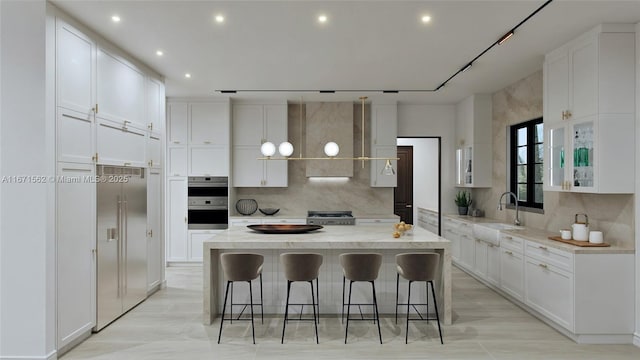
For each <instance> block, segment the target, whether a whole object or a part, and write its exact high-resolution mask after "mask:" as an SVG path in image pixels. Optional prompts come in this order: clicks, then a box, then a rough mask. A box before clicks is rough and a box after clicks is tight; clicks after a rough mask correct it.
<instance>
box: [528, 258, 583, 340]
mask: <svg viewBox="0 0 640 360" xmlns="http://www.w3.org/2000/svg"><path fill="white" fill-rule="evenodd" d="M525 279H526V281H525V282H526V290H525V303H526V304H527V305H529V306H531V307H532V308H534V309H535V310H537V311H539V312H540V313H542V314H544V315H546V316H547V317H549V318H550V319H552V320H553V321H554V322H556V323H558V324H560V325H562V326H563V327H565V328H567V329H569V330H572V331H573V274H571V273H569V272H567V271H564V270H560V269H558V268H556V267H554V266H551V265H548V264H546V263H543V262H541V261H538V260H536V259H533V258H530V257H526V258H525Z"/></svg>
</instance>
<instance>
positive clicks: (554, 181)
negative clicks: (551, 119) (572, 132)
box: [544, 121, 573, 191]
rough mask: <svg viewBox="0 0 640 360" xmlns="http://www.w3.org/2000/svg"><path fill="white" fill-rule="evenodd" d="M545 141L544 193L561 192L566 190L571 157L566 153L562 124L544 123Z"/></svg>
mask: <svg viewBox="0 0 640 360" xmlns="http://www.w3.org/2000/svg"><path fill="white" fill-rule="evenodd" d="M544 125H545V130H544V131H545V132H546V136H545V141H546V143H547V144H546V147H547V151H545V152H544V163H545V164H546V166H545V167H546V169H545V172H544V188H545V190H546V191H561V190H565V189H567V182H569V178H568V169H567V167H570V161H571V159H572V157H573V154H572V153H567V150H568V149H569V147H568V146H567V145H568V144H567V127H566V125H564V124H557V125H553V124H547V123H546V121H545V124H544Z"/></svg>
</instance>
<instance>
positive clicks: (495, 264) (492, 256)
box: [486, 243, 500, 287]
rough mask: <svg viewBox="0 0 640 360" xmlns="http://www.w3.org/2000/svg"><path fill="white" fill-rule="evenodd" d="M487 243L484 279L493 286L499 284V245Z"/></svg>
mask: <svg viewBox="0 0 640 360" xmlns="http://www.w3.org/2000/svg"><path fill="white" fill-rule="evenodd" d="M486 244H487V275H486V280H487V281H488V282H489V283H491V284H493V285H494V286H498V287H499V286H500V246H499V245H495V244H491V243H486Z"/></svg>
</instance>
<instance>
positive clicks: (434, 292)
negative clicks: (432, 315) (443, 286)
mask: <svg viewBox="0 0 640 360" xmlns="http://www.w3.org/2000/svg"><path fill="white" fill-rule="evenodd" d="M429 284H431V295H433V306H434V307H435V308H436V320H437V321H438V333H440V344H443V345H444V342H443V341H442V329H440V315H439V314H438V302H437V300H436V291H435V290H434V289H433V281H429Z"/></svg>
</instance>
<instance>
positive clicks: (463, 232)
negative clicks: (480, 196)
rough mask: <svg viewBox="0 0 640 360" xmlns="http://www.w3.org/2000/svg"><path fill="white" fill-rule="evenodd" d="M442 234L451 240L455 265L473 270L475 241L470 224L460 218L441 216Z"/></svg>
mask: <svg viewBox="0 0 640 360" xmlns="http://www.w3.org/2000/svg"><path fill="white" fill-rule="evenodd" d="M442 225H443V226H442V229H443V230H442V236H443V237H444V238H445V239H447V240H449V241H451V257H452V258H453V260H454V261H455V263H456V265H458V266H461V267H463V268H465V269H468V270H469V271H473V267H474V264H475V241H474V239H473V235H472V226H471V225H470V224H469V223H467V222H465V221H460V220H454V219H452V218H450V217H443V224H442Z"/></svg>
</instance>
